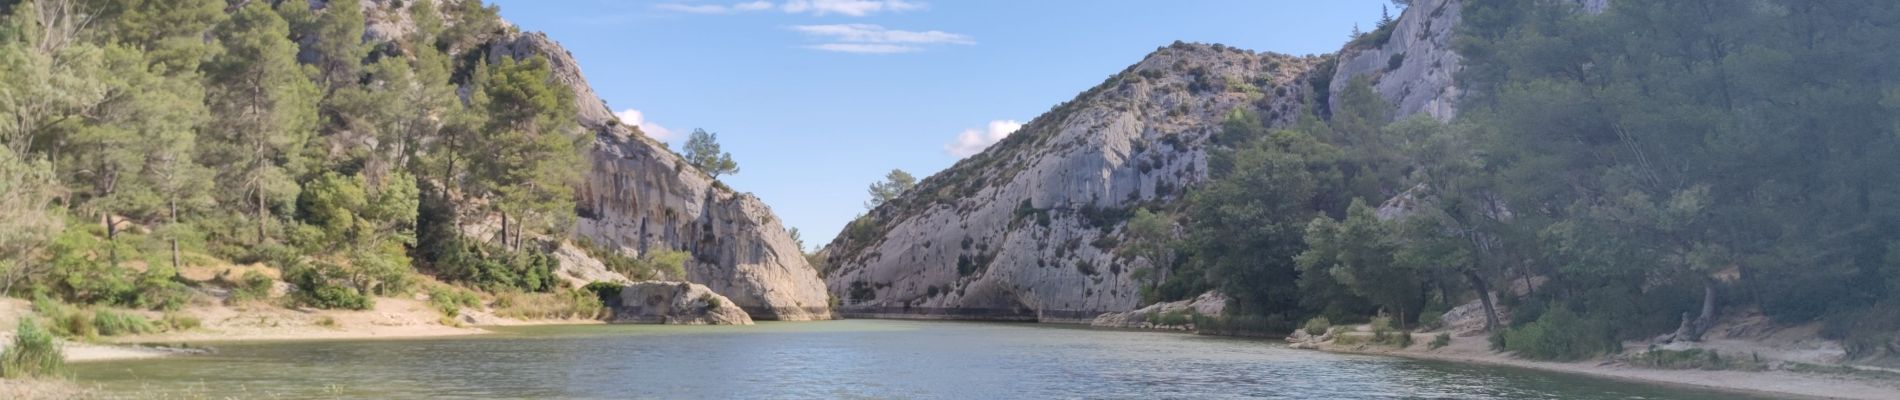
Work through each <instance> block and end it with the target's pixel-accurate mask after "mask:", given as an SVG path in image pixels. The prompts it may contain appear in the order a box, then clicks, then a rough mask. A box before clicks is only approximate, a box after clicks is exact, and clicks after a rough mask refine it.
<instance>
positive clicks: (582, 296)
mask: <svg viewBox="0 0 1900 400" xmlns="http://www.w3.org/2000/svg"><path fill="white" fill-rule="evenodd" d="M494 307H495V315H500V316H503V317H508V318H518V319H577V318H598V317H600V316H601V315H602V313H603V312H605V311H606V307H605V306H603V305H602V303H601V301H600V298H599V297H598V296H597V295H596V294H595V293H594V292H592V291H588V290H583V289H574V290H566V291H559V292H554V293H526V292H504V293H500V294H497V295H496V296H495V303H494Z"/></svg>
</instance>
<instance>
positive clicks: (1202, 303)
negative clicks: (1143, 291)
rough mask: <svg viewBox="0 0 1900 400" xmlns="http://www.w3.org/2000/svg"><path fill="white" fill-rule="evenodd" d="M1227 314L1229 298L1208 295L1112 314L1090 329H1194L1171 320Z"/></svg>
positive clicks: (1101, 316)
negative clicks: (1174, 317)
mask: <svg viewBox="0 0 1900 400" xmlns="http://www.w3.org/2000/svg"><path fill="white" fill-rule="evenodd" d="M1225 312H1227V295H1224V294H1221V293H1219V292H1207V293H1203V294H1201V295H1200V296H1196V297H1195V298H1192V299H1187V300H1181V301H1171V302H1166V303H1155V304H1150V305H1148V306H1147V307H1142V308H1140V309H1136V310H1134V311H1126V312H1112V313H1107V314H1102V315H1100V316H1096V317H1095V321H1094V322H1090V323H1089V326H1093V327H1097V328H1122V329H1163V330H1189V329H1193V327H1194V326H1193V320H1192V319H1189V320H1187V321H1185V323H1182V322H1183V321H1178V320H1171V319H1173V318H1172V317H1173V316H1180V317H1190V316H1194V315H1201V316H1220V315H1223V313H1225Z"/></svg>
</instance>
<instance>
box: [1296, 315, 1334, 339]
mask: <svg viewBox="0 0 1900 400" xmlns="http://www.w3.org/2000/svg"><path fill="white" fill-rule="evenodd" d="M1301 329H1303V330H1305V331H1306V334H1308V335H1313V336H1319V335H1325V334H1326V330H1328V329H1333V321H1331V320H1327V319H1326V317H1324V316H1319V317H1313V319H1309V320H1306V325H1304V326H1302V327H1301Z"/></svg>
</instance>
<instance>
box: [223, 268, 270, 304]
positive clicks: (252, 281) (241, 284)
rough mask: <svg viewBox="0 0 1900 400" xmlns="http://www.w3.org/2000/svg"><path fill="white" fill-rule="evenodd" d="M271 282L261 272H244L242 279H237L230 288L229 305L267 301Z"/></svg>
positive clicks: (267, 276) (268, 277)
mask: <svg viewBox="0 0 1900 400" xmlns="http://www.w3.org/2000/svg"><path fill="white" fill-rule="evenodd" d="M273 281H274V280H272V279H271V278H270V276H269V275H265V274H264V273H263V272H259V271H257V270H251V271H245V272H244V277H243V278H240V279H238V281H237V283H236V285H235V286H232V287H231V297H230V298H229V299H228V301H229V302H231V303H240V302H245V301H252V300H263V299H268V298H270V289H271V285H272V283H273Z"/></svg>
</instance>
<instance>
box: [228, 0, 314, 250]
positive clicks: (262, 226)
mask: <svg viewBox="0 0 1900 400" xmlns="http://www.w3.org/2000/svg"><path fill="white" fill-rule="evenodd" d="M216 33H217V36H218V40H219V41H221V42H222V43H224V46H225V52H224V53H222V54H220V55H218V56H217V57H215V58H213V59H212V60H211V62H210V63H208V64H206V65H205V70H206V72H207V76H206V78H207V80H208V81H209V82H211V83H212V84H213V85H212V86H211V87H210V88H209V89H210V90H209V93H210V96H209V97H208V98H207V100H206V102H207V103H208V104H209V105H210V109H211V111H212V115H214V116H215V118H214V121H215V123H213V124H212V126H211V129H209V133H210V135H208V137H207V138H206V139H207V140H205V141H204V142H205V143H206V144H207V145H206V146H204V148H203V150H204V151H205V153H206V154H205V158H204V162H206V163H208V164H210V165H216V166H221V167H223V168H222V173H221V174H220V175H219V177H218V181H219V182H221V183H222V184H223V185H224V186H223V187H220V188H219V189H220V190H221V192H222V193H223V194H224V195H225V196H226V197H224V198H223V199H221V202H222V203H223V204H227V205H231V206H235V205H237V204H245V203H249V206H248V207H246V208H249V210H250V214H251V219H252V221H251V222H252V223H254V224H255V225H256V228H257V232H256V236H255V237H253V238H252V242H253V243H265V242H268V241H270V240H271V238H272V236H273V235H272V234H271V233H270V227H271V226H272V224H273V221H274V220H275V219H274V218H273V210H274V209H276V208H278V207H279V206H283V205H286V204H287V203H286V202H287V201H288V200H289V199H293V198H295V197H296V192H297V185H296V184H295V181H294V180H293V179H291V177H294V176H297V175H299V174H300V172H301V170H302V169H303V168H304V160H303V159H302V154H303V151H302V146H303V145H304V144H305V143H306V142H307V141H308V140H309V138H310V136H311V134H312V133H313V132H314V126H315V125H314V124H315V120H316V102H315V100H316V99H317V98H318V97H319V96H318V93H319V91H318V89H317V87H316V85H314V84H313V83H311V81H310V80H309V79H308V78H307V77H308V76H309V72H308V71H306V70H305V69H304V68H302V67H299V66H298V65H297V61H296V57H297V46H296V44H295V43H292V42H291V41H290V39H289V37H290V31H289V25H288V24H287V23H285V22H284V19H283V18H280V17H278V15H277V13H276V12H274V11H272V10H271V9H270V6H269V5H266V4H265V3H264V2H251V3H248V4H246V5H245V6H244V7H243V8H241V9H239V10H237V12H236V13H235V14H234V15H233V16H232V17H231V21H230V23H229V24H227V25H225V28H224V29H220V30H217V32H216Z"/></svg>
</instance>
